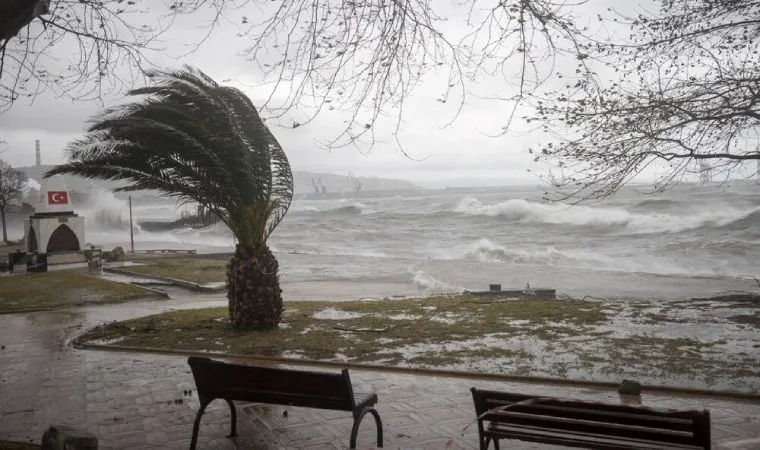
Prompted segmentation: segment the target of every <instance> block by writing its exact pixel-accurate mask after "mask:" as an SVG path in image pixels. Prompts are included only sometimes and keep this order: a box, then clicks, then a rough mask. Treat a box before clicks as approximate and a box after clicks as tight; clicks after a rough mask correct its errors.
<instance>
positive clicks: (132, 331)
mask: <svg viewBox="0 0 760 450" xmlns="http://www.w3.org/2000/svg"><path fill="white" fill-rule="evenodd" d="M655 306H656V305H655ZM702 306H704V307H706V308H707V307H709V308H714V306H711V305H701V306H697V307H702ZM756 307H757V306H756V305H755V306H753V305H735V308H737V309H736V310H737V311H744V312H747V310H748V309H749V310H751V309H753V308H756ZM682 308H683V307H682ZM681 310H682V309H678V308H677V307H676V306H673V307H672V309H671V308H669V307H663V306H662V305H660V306H659V307H657V308H655V307H653V305H652V304H647V303H643V302H642V303H625V302H623V303H608V302H591V301H579V300H572V301H570V300H563V301H556V300H535V299H520V300H509V301H494V300H491V299H484V298H478V297H472V296H467V295H463V296H457V297H432V298H425V299H403V300H391V301H350V302H311V301H308V302H287V303H286V310H285V315H284V317H283V321H282V323H281V325H280V328H279V329H277V330H274V331H267V332H256V331H250V332H240V331H234V330H232V329H231V328H230V326H229V323H228V320H227V310H226V308H216V309H202V310H184V311H173V312H169V313H165V314H159V315H155V316H150V317H144V318H140V319H135V320H130V321H126V322H121V323H112V324H108V325H105V326H102V327H98V328H95V329H94V330H91V331H90V332H88V333H87V334H86V335H85V336H84V337H83V338H82V340H81V341H80V342H93V343H101V344H102V343H106V344H113V345H125V346H135V347H151V348H162V349H178V350H192V351H202V352H210V353H234V354H248V355H267V356H283V357H291V358H309V359H317V360H325V361H350V362H353V363H369V364H380V365H386V366H406V367H425V368H446V369H455V370H470V371H476V372H487V373H509V374H518V375H539V376H552V377H561V378H573V379H594V380H599V381H615V382H618V381H620V380H621V379H623V378H633V379H638V380H641V381H642V382H648V383H649V384H667V385H671V386H691V387H702V388H704V387H709V388H715V389H724V390H748V391H752V390H757V389H758V387H760V366H758V365H757V352H758V351H760V335H758V333H757V332H756V328H755V327H754V325H755V324H754V320H755V319H754V318H755V317H756V314H755V313H752V314H741V315H737V314H733V312H732V311H728V312H726V318H715V319H714V321H713V322H710V323H699V324H697V323H694V324H693V328H689V327H691V326H692V325H690V324H686V325H687V328H686V332H685V336H684V335H679V334H678V333H676V332H675V331H671V330H677V329H678V328H679V327H683V326H684V319H682V318H681V317H679V316H678V314H680V311H681ZM655 311H657V312H658V314H661V317H659V322H657V323H652V321H653V314H654V313H655ZM732 314H733V315H732ZM749 317H751V319H750V318H749ZM696 329H698V330H699V331H700V332H701V331H704V332H705V336H706V337H701V336H696V335H694V333H693V331H694V330H696ZM660 330H665V331H660ZM732 333H735V336H737V337H736V339H735V340H733V341H732V338H731V337H729V338H727V336H731V335H732ZM737 343H739V344H740V345H737Z"/></svg>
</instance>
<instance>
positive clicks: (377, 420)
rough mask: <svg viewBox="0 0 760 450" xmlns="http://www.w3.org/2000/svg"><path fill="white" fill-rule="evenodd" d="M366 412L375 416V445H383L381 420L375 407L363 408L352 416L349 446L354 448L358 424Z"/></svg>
mask: <svg viewBox="0 0 760 450" xmlns="http://www.w3.org/2000/svg"><path fill="white" fill-rule="evenodd" d="M367 413H370V414H372V416H373V417H374V418H375V426H376V427H377V446H378V447H380V448H382V447H383V422H382V421H381V420H380V413H378V412H377V410H376V409H375V408H364V409H362V410H361V411H360V412H359V414H357V415H355V416H354V426H353V427H352V428H351V440H350V441H349V448H356V435H357V434H359V425H360V424H361V423H362V419H363V418H364V416H365V415H367Z"/></svg>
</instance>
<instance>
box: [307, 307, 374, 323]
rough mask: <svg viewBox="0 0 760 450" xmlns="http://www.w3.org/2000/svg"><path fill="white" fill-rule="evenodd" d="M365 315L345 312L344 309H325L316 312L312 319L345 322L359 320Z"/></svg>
mask: <svg viewBox="0 0 760 450" xmlns="http://www.w3.org/2000/svg"><path fill="white" fill-rule="evenodd" d="M363 315H364V314H361V313H357V312H351V311H343V310H342V309H338V308H333V307H330V308H325V309H323V310H321V311H317V312H315V313H314V315H313V316H312V317H314V318H315V319H319V320H345V319H358V318H359V317H361V316H363Z"/></svg>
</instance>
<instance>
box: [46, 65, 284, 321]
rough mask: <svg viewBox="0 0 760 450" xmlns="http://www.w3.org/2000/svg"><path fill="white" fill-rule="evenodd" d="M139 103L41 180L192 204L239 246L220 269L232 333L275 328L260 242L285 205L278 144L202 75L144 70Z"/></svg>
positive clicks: (101, 122)
mask: <svg viewBox="0 0 760 450" xmlns="http://www.w3.org/2000/svg"><path fill="white" fill-rule="evenodd" d="M148 75H149V77H151V78H152V80H153V82H154V83H153V85H152V86H149V87H144V88H141V89H135V90H132V91H130V92H129V93H128V95H130V96H139V97H140V98H139V100H135V101H133V102H131V103H126V104H123V105H119V106H116V107H113V108H111V109H108V110H106V111H105V112H103V113H102V114H100V115H99V116H96V117H95V118H94V119H93V120H92V122H91V125H90V127H89V129H88V130H87V133H86V134H85V135H84V136H83V137H82V138H80V139H78V140H75V141H73V142H71V143H70V144H69V146H68V148H67V150H66V152H67V157H68V158H67V159H68V162H67V163H66V164H63V165H60V166H57V167H55V168H54V169H52V170H50V171H49V172H47V173H46V174H45V176H46V177H50V176H52V175H56V174H70V175H78V176H82V177H85V178H99V179H105V180H122V181H127V182H129V183H130V184H129V186H128V187H123V188H119V189H117V190H119V191H130V190H139V189H153V190H156V191H159V192H160V193H162V194H163V195H166V196H170V197H175V198H178V199H179V200H181V201H196V202H198V203H199V204H200V205H202V206H203V207H204V208H206V210H207V211H211V212H213V213H214V214H216V215H217V216H219V217H220V218H221V220H222V221H224V223H225V224H226V225H227V226H228V227H229V228H230V230H232V232H233V234H234V235H235V238H236V240H237V246H236V250H235V254H234V256H233V257H232V259H231V260H230V262H229V264H228V266H227V298H228V299H229V313H230V321H231V323H232V325H233V327H235V328H256V329H267V328H274V327H276V326H277V325H278V324H279V322H280V319H281V317H282V296H281V293H282V290H281V289H280V283H279V278H278V274H277V271H278V264H277V260H276V259H275V257H274V255H273V254H272V252H271V251H270V249H269V247H268V246H267V238H268V237H269V236H270V234H271V233H272V231H274V229H275V227H277V225H278V224H279V223H280V221H281V220H282V218H283V217H284V216H285V213H286V212H287V210H288V208H289V207H290V202H291V200H292V198H293V175H292V173H291V171H290V164H289V163H288V159H287V157H286V156H285V153H284V152H283V150H282V148H281V147H280V144H279V143H278V142H277V140H276V139H275V137H274V136H273V135H272V133H271V132H270V131H269V129H268V128H267V127H266V125H264V123H263V122H262V120H261V118H260V117H259V114H258V112H257V111H256V108H255V107H254V106H253V103H251V100H250V99H249V98H248V97H247V96H246V95H245V94H243V93H242V92H241V91H240V90H238V89H235V88H231V87H226V86H220V85H219V84H217V83H216V82H215V81H214V80H212V79H211V78H210V77H208V76H207V75H205V74H204V73H203V72H201V71H199V70H197V69H194V68H191V67H188V66H185V67H183V69H182V70H179V71H162V70H154V71H152V72H149V74H148Z"/></svg>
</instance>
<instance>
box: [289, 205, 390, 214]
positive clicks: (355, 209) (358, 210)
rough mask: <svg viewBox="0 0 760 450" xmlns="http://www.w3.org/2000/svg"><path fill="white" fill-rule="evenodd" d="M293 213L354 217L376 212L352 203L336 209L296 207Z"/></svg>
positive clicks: (365, 206)
mask: <svg viewBox="0 0 760 450" xmlns="http://www.w3.org/2000/svg"><path fill="white" fill-rule="evenodd" d="M293 212H296V213H307V214H329V215H333V216H335V215H345V216H356V215H365V214H374V213H376V212H377V211H376V210H374V209H372V208H370V207H368V206H367V205H365V204H363V203H358V202H357V203H354V204H353V205H348V206H339V207H337V208H328V209H319V208H317V207H315V206H302V207H296V209H294V210H293Z"/></svg>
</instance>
